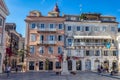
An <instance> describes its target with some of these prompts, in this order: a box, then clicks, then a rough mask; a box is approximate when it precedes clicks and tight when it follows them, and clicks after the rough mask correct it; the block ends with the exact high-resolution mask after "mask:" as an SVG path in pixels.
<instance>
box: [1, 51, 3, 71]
mask: <svg viewBox="0 0 120 80" xmlns="http://www.w3.org/2000/svg"><path fill="white" fill-rule="evenodd" d="M2 61H3V58H2V54H1V53H0V73H2Z"/></svg>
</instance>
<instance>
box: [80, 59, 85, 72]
mask: <svg viewBox="0 0 120 80" xmlns="http://www.w3.org/2000/svg"><path fill="white" fill-rule="evenodd" d="M81 61H82V62H81V63H82V71H85V59H82V60H81Z"/></svg>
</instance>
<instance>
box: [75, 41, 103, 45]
mask: <svg viewBox="0 0 120 80" xmlns="http://www.w3.org/2000/svg"><path fill="white" fill-rule="evenodd" d="M74 46H104V44H103V43H85V42H79V43H78V42H77V43H74Z"/></svg>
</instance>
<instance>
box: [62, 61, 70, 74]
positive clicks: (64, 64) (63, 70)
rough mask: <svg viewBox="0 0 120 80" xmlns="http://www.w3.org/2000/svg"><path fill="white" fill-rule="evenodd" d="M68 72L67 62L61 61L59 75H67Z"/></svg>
mask: <svg viewBox="0 0 120 80" xmlns="http://www.w3.org/2000/svg"><path fill="white" fill-rule="evenodd" d="M68 74H70V73H69V71H68V62H67V61H63V64H62V72H61V75H68Z"/></svg>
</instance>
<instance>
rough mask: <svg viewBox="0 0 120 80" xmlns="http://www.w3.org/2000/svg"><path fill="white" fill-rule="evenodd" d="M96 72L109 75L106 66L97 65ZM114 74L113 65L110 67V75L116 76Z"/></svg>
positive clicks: (116, 71) (114, 68)
mask: <svg viewBox="0 0 120 80" xmlns="http://www.w3.org/2000/svg"><path fill="white" fill-rule="evenodd" d="M97 70H98V73H102V72H108V73H109V67H108V65H104V67H103V66H102V65H98V69H97ZM116 73H118V70H117V67H116V66H115V65H113V66H112V67H111V70H110V74H111V75H113V74H116Z"/></svg>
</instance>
